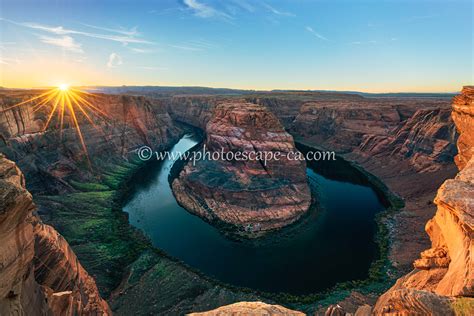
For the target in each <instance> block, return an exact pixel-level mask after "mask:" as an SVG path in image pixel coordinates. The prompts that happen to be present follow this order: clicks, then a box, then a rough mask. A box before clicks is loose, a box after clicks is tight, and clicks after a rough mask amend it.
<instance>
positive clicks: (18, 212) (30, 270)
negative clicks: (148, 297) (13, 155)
mask: <svg viewBox="0 0 474 316" xmlns="http://www.w3.org/2000/svg"><path fill="white" fill-rule="evenodd" d="M0 197H1V201H2V203H1V204H0V240H1V241H2V242H1V243H0V314H1V315H17V314H18V315H23V314H24V315H39V314H52V315H85V314H94V315H106V314H109V313H110V312H109V307H108V305H107V303H106V302H105V301H104V300H102V298H101V297H100V295H99V292H98V290H97V287H96V285H95V282H94V280H93V279H92V278H91V277H90V276H89V275H88V274H87V272H86V271H85V270H84V269H83V268H82V266H81V265H80V263H79V261H78V260H77V258H76V256H75V255H74V253H73V252H72V250H71V248H70V247H69V244H68V243H67V242H66V241H65V240H64V239H63V238H62V237H61V236H60V235H59V233H58V232H57V231H55V230H54V228H52V227H51V226H48V225H45V224H43V223H41V222H40V220H39V219H38V218H37V216H36V215H34V214H33V211H34V210H35V205H34V204H33V200H32V197H31V194H30V193H29V192H28V191H27V190H26V189H25V180H24V177H23V174H22V173H21V171H20V170H19V169H18V167H16V165H15V164H14V163H13V162H12V161H10V160H8V159H6V158H5V157H4V156H3V155H1V154H0Z"/></svg>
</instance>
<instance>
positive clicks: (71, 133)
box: [0, 92, 179, 194]
mask: <svg viewBox="0 0 474 316" xmlns="http://www.w3.org/2000/svg"><path fill="white" fill-rule="evenodd" d="M29 97H31V95H30V94H29V93H27V92H23V94H18V93H17V92H15V93H13V92H12V93H10V94H4V95H0V105H2V106H3V107H4V108H7V105H10V104H12V102H13V101H14V102H15V103H16V102H17V101H22V100H26V99H28V98H29ZM91 102H93V103H94V104H95V105H96V106H98V107H99V108H100V109H101V110H102V111H103V112H105V113H107V114H108V119H107V120H102V119H99V118H98V117H95V116H92V119H93V120H94V124H95V126H93V125H92V124H89V123H88V122H87V120H86V119H84V118H82V119H80V120H81V122H82V123H81V129H82V133H83V135H84V140H85V142H86V146H87V149H88V154H89V161H90V163H91V164H92V170H89V169H88V168H87V157H86V155H85V153H84V151H83V149H82V147H81V145H80V142H79V140H78V138H77V134H76V131H75V130H74V129H73V128H66V129H64V130H63V131H62V135H61V136H60V134H61V133H60V132H59V130H58V129H57V125H58V124H57V122H55V121H54V120H53V122H52V123H51V125H50V128H49V129H48V130H47V131H46V132H41V130H42V128H43V126H44V124H45V122H46V120H47V115H46V113H47V111H49V108H45V109H42V110H40V111H38V112H36V113H33V111H32V110H31V109H32V106H31V104H29V103H27V104H25V105H23V106H21V107H18V108H14V109H10V110H7V111H5V112H3V113H0V136H2V137H0V151H1V152H3V153H4V154H5V155H6V156H7V157H8V158H9V159H12V160H14V161H15V162H16V163H17V164H18V165H19V167H20V168H21V169H22V170H23V172H24V173H25V174H26V176H27V178H28V179H29V181H28V189H29V190H31V191H32V192H34V193H42V194H44V193H48V194H51V193H54V194H57V193H64V192H67V191H70V189H71V188H70V187H69V186H68V184H67V183H66V181H65V180H67V179H69V178H71V177H72V178H75V179H76V180H77V179H79V180H90V179H91V178H94V177H97V176H100V174H101V172H102V171H103V170H102V169H103V168H104V166H106V165H107V164H108V163H111V162H117V161H122V160H123V159H124V158H127V157H128V156H129V155H130V154H131V151H132V150H133V149H135V148H136V147H138V146H142V145H149V146H151V147H153V148H154V149H156V150H160V149H163V148H160V145H165V144H169V143H171V142H172V141H174V140H175V139H176V138H177V136H178V134H179V130H178V129H177V128H176V127H175V125H174V124H173V122H172V120H171V117H170V116H169V115H168V112H167V111H166V108H165V107H164V106H163V105H161V104H159V103H158V102H156V101H151V100H148V99H146V98H144V97H132V96H120V95H94V96H93V97H92V98H91ZM32 104H34V102H33V103H32ZM14 113H17V114H14ZM18 113H23V114H22V117H23V121H21V120H17V121H14V120H12V117H14V116H19V114H18ZM78 115H79V114H78ZM66 116H67V113H66ZM65 121H66V122H67V121H68V118H67V117H66V118H65ZM22 122H25V123H24V124H25V126H27V127H28V128H26V129H24V128H23V127H22V126H23V123H22ZM66 127H68V126H67V125H66ZM2 138H3V140H4V141H1V139H2Z"/></svg>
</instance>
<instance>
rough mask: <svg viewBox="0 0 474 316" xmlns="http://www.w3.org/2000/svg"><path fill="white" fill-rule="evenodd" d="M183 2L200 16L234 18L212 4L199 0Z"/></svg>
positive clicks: (185, 0)
mask: <svg viewBox="0 0 474 316" xmlns="http://www.w3.org/2000/svg"><path fill="white" fill-rule="evenodd" d="M183 3H184V4H185V5H186V6H187V7H188V9H190V10H192V11H194V15H195V16H198V17H200V18H212V17H221V18H224V19H232V17H231V16H230V15H228V14H227V13H224V12H222V11H219V10H217V9H215V8H213V7H211V6H210V5H207V4H205V3H202V2H199V1H197V0H184V1H183Z"/></svg>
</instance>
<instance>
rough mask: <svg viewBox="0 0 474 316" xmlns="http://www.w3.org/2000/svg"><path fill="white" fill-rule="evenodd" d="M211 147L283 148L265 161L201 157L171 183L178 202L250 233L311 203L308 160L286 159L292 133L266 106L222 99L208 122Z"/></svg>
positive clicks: (288, 219)
mask: <svg viewBox="0 0 474 316" xmlns="http://www.w3.org/2000/svg"><path fill="white" fill-rule="evenodd" d="M206 134H207V136H206V141H205V145H206V148H207V150H208V151H209V152H211V153H212V152H219V151H221V150H223V151H224V153H227V152H237V151H240V152H246V153H249V152H251V151H255V152H270V151H272V152H279V153H280V154H281V158H280V159H279V160H276V159H273V160H269V161H267V164H266V165H265V163H264V162H263V161H257V160H247V161H224V160H219V161H197V162H196V165H195V166H193V163H192V162H190V163H189V164H188V165H186V166H185V168H184V170H183V171H182V172H181V174H180V176H179V178H178V179H175V180H174V182H173V192H174V193H175V196H176V198H177V200H178V201H179V203H181V204H182V205H184V206H185V207H186V208H187V209H188V210H189V211H190V212H192V213H195V214H197V215H199V216H201V217H204V218H206V219H207V220H210V221H213V220H217V221H219V222H224V223H226V224H231V225H234V226H236V229H237V230H241V231H246V232H247V233H248V234H249V235H255V234H256V235H258V234H261V233H263V232H265V231H268V230H272V229H277V228H281V227H283V226H285V225H288V224H291V223H293V222H295V221H296V220H297V219H298V218H300V217H301V216H302V215H303V214H304V213H305V212H306V211H307V210H308V208H309V205H310V202H311V195H310V191H309V187H308V184H307V180H306V173H305V162H304V161H297V160H289V159H286V153H288V152H290V151H296V149H295V146H294V142H293V138H292V137H291V136H290V135H289V134H288V133H286V132H285V131H284V129H283V127H282V126H281V124H280V123H279V121H278V119H277V118H276V117H275V116H274V115H273V114H272V113H271V112H269V111H268V110H267V109H266V108H264V107H262V106H260V105H256V104H251V103H222V104H221V105H219V106H218V107H217V108H216V109H215V112H214V115H213V117H212V119H211V120H210V121H209V122H208V123H207V126H206Z"/></svg>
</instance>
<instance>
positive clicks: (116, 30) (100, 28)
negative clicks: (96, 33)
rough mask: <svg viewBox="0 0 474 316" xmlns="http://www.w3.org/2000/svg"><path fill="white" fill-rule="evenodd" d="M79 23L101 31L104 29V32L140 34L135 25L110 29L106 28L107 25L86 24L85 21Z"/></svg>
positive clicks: (127, 34) (128, 34) (129, 34)
mask: <svg viewBox="0 0 474 316" xmlns="http://www.w3.org/2000/svg"><path fill="white" fill-rule="evenodd" d="M81 24H82V25H84V26H87V27H90V28H93V29H97V30H101V31H106V32H112V33H117V34H122V35H126V36H136V35H140V33H138V31H137V27H136V26H134V27H132V28H131V29H129V30H127V29H123V28H120V29H112V28H107V27H102V26H96V25H92V24H86V23H81Z"/></svg>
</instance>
